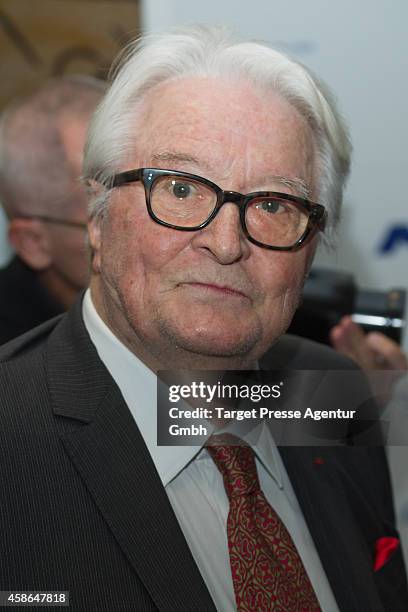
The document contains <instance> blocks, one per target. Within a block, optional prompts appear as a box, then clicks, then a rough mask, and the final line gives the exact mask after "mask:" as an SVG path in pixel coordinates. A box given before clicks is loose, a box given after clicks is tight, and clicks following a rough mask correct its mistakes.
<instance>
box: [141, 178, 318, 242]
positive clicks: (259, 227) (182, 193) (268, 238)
mask: <svg viewBox="0 0 408 612" xmlns="http://www.w3.org/2000/svg"><path fill="white" fill-rule="evenodd" d="M150 204H151V208H152V211H153V213H154V215H155V216H156V217H157V218H158V219H160V220H161V221H164V222H165V223H168V224H170V225H175V226H179V227H183V228H193V227H197V226H199V225H201V224H202V223H204V222H205V221H206V220H207V219H208V218H209V216H210V215H211V213H212V212H213V211H214V209H215V207H216V205H217V194H216V193H215V191H214V190H213V189H211V187H209V186H208V185H206V184H204V183H201V182H200V181H197V180H194V179H190V178H185V177H176V176H161V177H160V178H158V179H157V180H156V181H155V183H154V185H153V187H152V191H151V194H150ZM308 218H309V214H308V212H307V210H305V209H303V208H302V207H301V206H300V205H299V204H297V203H296V202H289V201H286V200H284V199H280V198H278V197H275V196H274V197H269V198H264V197H256V198H253V199H251V200H250V201H249V203H248V205H247V207H246V213H245V223H246V226H247V230H248V233H249V234H250V236H251V237H252V238H254V239H255V240H257V241H258V242H261V243H263V244H265V245H269V246H278V247H280V246H281V247H288V246H291V245H292V244H294V243H295V242H296V241H297V240H299V239H300V238H301V237H302V235H303V233H304V232H305V230H306V226H307V223H308Z"/></svg>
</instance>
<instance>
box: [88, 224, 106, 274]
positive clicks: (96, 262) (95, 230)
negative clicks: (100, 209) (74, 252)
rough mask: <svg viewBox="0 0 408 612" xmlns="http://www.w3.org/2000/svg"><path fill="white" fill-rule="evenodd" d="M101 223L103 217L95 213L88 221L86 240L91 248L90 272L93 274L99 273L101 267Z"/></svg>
mask: <svg viewBox="0 0 408 612" xmlns="http://www.w3.org/2000/svg"><path fill="white" fill-rule="evenodd" d="M102 223H103V218H102V216H101V215H95V216H94V217H92V219H91V220H90V221H89V222H88V242H89V247H90V250H91V272H92V273H94V274H99V272H100V269H101V243H102V236H101V232H102V228H101V225H102Z"/></svg>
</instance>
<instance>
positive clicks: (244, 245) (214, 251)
mask: <svg viewBox="0 0 408 612" xmlns="http://www.w3.org/2000/svg"><path fill="white" fill-rule="evenodd" d="M192 245H193V246H194V248H200V249H205V250H206V251H207V252H208V254H211V255H212V256H213V257H215V258H216V260H217V261H218V262H219V263H221V264H224V265H227V264H231V263H234V262H236V261H239V260H241V259H245V258H247V257H248V255H249V252H250V245H249V242H248V240H247V239H246V238H245V236H244V233H243V230H242V227H241V221H240V218H239V209H238V206H236V204H232V203H230V202H227V203H225V204H224V205H223V206H222V208H221V210H220V211H219V212H218V214H217V216H216V217H215V219H213V220H212V221H211V223H210V224H209V225H207V227H205V228H204V229H202V230H199V231H198V232H197V233H196V234H195V235H194V237H193V240H192Z"/></svg>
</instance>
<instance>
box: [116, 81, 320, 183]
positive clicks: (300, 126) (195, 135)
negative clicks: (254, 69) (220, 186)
mask: <svg viewBox="0 0 408 612" xmlns="http://www.w3.org/2000/svg"><path fill="white" fill-rule="evenodd" d="M135 123H136V125H135V126H134V130H135V147H134V150H133V151H132V153H131V156H132V157H133V159H129V160H127V163H128V164H130V165H132V163H133V164H134V163H136V159H135V157H136V158H137V163H138V164H140V165H142V166H143V165H155V166H158V167H163V168H164V167H166V165H167V167H170V168H174V169H176V168H175V165H174V162H175V161H177V153H179V154H180V160H181V161H183V160H184V158H188V157H189V156H190V157H191V158H192V160H198V164H196V163H195V162H192V165H194V166H197V165H198V166H199V168H197V167H194V168H192V169H193V170H195V171H197V170H200V171H201V172H203V173H205V174H207V175H208V173H210V174H211V176H212V177H213V178H215V175H217V174H219V175H222V176H223V175H224V174H225V175H228V174H229V173H230V172H232V171H234V170H235V171H236V172H237V173H243V175H245V176H248V174H250V173H251V172H257V171H259V172H261V173H262V172H264V171H265V170H272V169H273V170H274V171H276V172H278V173H280V174H285V173H288V174H293V173H295V174H296V173H297V174H299V175H300V176H299V178H301V179H303V180H309V179H310V176H309V175H310V174H311V164H312V161H313V152H314V145H313V135H312V133H311V130H310V128H309V126H308V125H307V124H306V122H305V120H304V119H303V117H301V116H300V114H299V113H298V111H297V110H296V109H295V108H294V107H293V106H292V105H291V104H289V103H288V102H287V101H286V100H284V99H283V98H282V97H281V96H280V95H279V94H277V93H276V92H274V91H270V90H269V91H268V90H266V89H264V88H259V87H255V86H254V85H253V84H251V83H249V82H248V81H245V80H231V81H224V80H222V79H220V78H204V77H202V78H198V77H194V78H187V77H184V78H179V79H177V80H176V79H174V80H170V81H167V82H164V83H162V84H160V85H158V86H156V87H155V88H154V89H152V90H151V91H150V92H149V93H148V94H147V95H146V97H145V98H144V100H143V102H142V103H141V105H140V107H139V109H138V113H137V119H136V120H135ZM173 153H175V154H176V155H173ZM167 154H168V160H166V155H167ZM159 162H160V163H159ZM169 164H170V165H169ZM184 167H185V166H184ZM186 169H187V168H186ZM213 173H215V174H213ZM209 178H211V177H209Z"/></svg>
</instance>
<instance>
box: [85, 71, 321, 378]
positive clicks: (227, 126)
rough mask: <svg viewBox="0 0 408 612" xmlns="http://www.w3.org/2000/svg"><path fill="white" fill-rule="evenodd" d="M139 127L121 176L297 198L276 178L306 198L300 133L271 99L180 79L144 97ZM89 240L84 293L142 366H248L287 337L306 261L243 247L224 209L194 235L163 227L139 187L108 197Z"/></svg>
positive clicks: (308, 174)
mask: <svg viewBox="0 0 408 612" xmlns="http://www.w3.org/2000/svg"><path fill="white" fill-rule="evenodd" d="M139 117H140V119H139V121H138V124H137V127H136V126H135V134H136V137H137V148H136V150H135V151H134V152H133V154H132V155H131V156H130V157H129V159H128V160H127V161H126V164H124V166H123V168H122V170H127V169H131V168H139V167H159V168H165V169H172V170H180V171H186V172H191V173H194V174H198V175H200V176H203V177H206V178H208V179H210V180H211V181H213V182H214V183H216V184H218V185H219V186H220V187H221V188H223V189H225V190H234V191H239V192H242V193H248V192H253V191H261V190H275V191H286V192H288V193H293V194H295V195H301V193H299V192H298V191H296V189H293V188H290V187H287V186H286V185H285V186H284V185H283V183H282V181H281V180H279V179H278V178H274V177H284V178H287V179H292V180H299V181H302V182H303V183H305V184H306V185H307V186H308V187H309V188H310V190H311V195H313V191H312V189H313V185H312V182H311V181H312V174H313V155H314V151H313V145H312V135H311V132H310V129H309V128H308V126H307V125H306V124H305V122H304V121H303V119H302V118H301V117H300V115H299V114H298V113H297V111H296V110H295V109H294V108H292V107H291V106H290V105H288V103H287V102H285V101H283V100H282V99H281V98H280V97H278V96H277V95H275V94H273V93H265V92H264V91H257V92H255V91H254V88H253V87H251V86H250V85H249V84H247V83H246V82H233V83H224V82H222V81H220V80H217V79H205V78H192V79H187V78H185V79H181V80H174V81H169V82H166V83H163V84H161V85H159V86H157V87H156V88H155V89H154V90H152V91H151V92H150V93H149V94H148V95H147V97H146V98H145V100H144V103H143V105H142V108H141V115H139ZM90 238H91V243H92V245H93V248H94V253H95V255H94V261H93V272H94V276H93V280H92V283H91V287H92V295H93V299H94V302H95V303H96V306H97V308H98V310H99V312H100V314H101V315H102V316H103V318H104V319H105V321H107V322H108V324H109V325H110V327H111V329H112V330H113V331H114V333H115V334H116V335H117V336H118V337H119V338H120V339H121V340H122V341H124V342H125V343H126V344H127V345H128V346H130V347H131V348H132V350H133V351H134V352H135V353H136V354H138V355H140V356H143V358H144V359H145V360H147V361H149V359H151V358H152V363H156V364H163V363H164V364H167V366H168V365H169V364H171V365H172V367H187V368H188V367H189V368H192V367H200V366H201V367H204V366H207V367H208V366H209V365H210V366H211V364H213V365H214V368H215V367H221V364H223V363H225V364H228V365H229V366H231V367H239V366H248V365H251V364H253V363H254V361H255V360H256V359H258V358H259V357H260V356H261V355H262V354H263V353H264V352H265V351H266V350H267V348H268V347H269V346H270V345H271V344H272V343H273V342H274V341H275V340H276V339H277V338H278V337H279V336H280V335H281V334H282V333H283V332H284V331H285V330H286V328H287V326H288V324H289V322H290V320H291V318H292V316H293V313H294V310H295V309H296V307H297V305H298V300H299V295H300V291H301V288H302V285H303V280H304V276H305V274H306V272H307V269H308V266H309V264H310V259H311V255H312V251H313V244H312V245H310V244H309V245H308V246H307V247H306V248H304V249H301V250H300V251H297V252H293V253H290V252H289V253H288V252H286V253H285V252H283V253H282V252H281V253H280V252H277V251H270V250H267V249H263V248H261V247H258V246H255V245H253V244H251V243H249V242H248V241H247V240H246V238H245V237H244V235H243V233H242V229H241V227H240V221H239V210H238V207H237V206H236V205H234V204H232V203H227V204H225V205H224V206H223V207H222V209H221V210H220V212H219V213H218V215H217V217H216V218H215V219H214V220H213V221H212V222H211V223H210V225H209V226H207V227H206V228H204V229H202V230H200V231H196V232H182V231H179V230H173V229H169V228H166V227H162V226H160V225H158V224H157V223H155V222H154V221H152V220H151V219H150V217H149V216H148V213H147V210H146V205H145V197H144V190H143V186H142V184H141V183H133V184H131V185H128V186H125V187H121V188H118V189H116V190H114V192H113V194H112V198H111V201H110V204H109V209H108V213H107V215H106V216H105V218H103V219H102V220H101V221H99V222H93V223H92V225H91V228H90Z"/></svg>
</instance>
